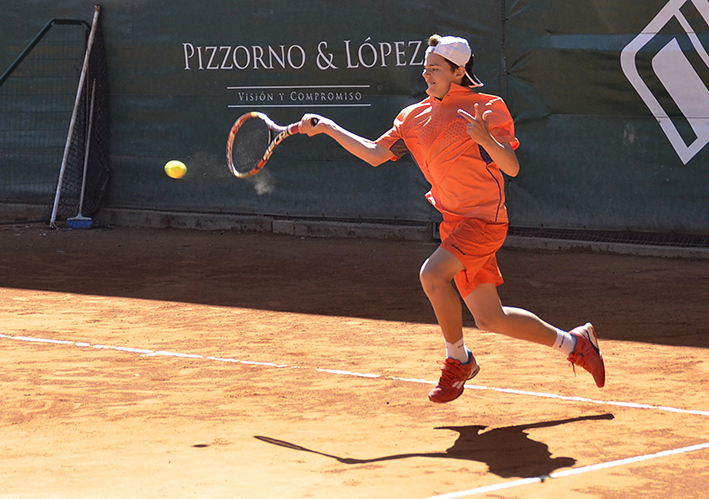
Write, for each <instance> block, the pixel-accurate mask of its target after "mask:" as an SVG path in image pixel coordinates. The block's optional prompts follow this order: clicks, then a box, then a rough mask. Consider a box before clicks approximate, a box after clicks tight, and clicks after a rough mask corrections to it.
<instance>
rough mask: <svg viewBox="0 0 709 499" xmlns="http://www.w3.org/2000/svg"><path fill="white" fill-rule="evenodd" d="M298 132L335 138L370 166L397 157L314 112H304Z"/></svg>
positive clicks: (380, 146)
mask: <svg viewBox="0 0 709 499" xmlns="http://www.w3.org/2000/svg"><path fill="white" fill-rule="evenodd" d="M313 118H315V119H316V120H317V121H316V124H315V125H313V121H312V119H313ZM300 133H305V134H307V135H308V136H310V137H312V136H313V135H318V134H321V133H324V134H325V135H327V136H329V137H332V138H333V139H335V141H337V143H338V144H340V145H341V146H342V147H344V148H345V150H347V151H348V152H349V153H351V154H353V155H355V156H357V157H358V158H360V159H361V160H363V161H366V162H367V163H369V164H370V165H372V166H379V165H381V164H382V163H384V162H385V161H389V160H391V159H395V158H396V157H397V156H396V155H395V154H394V153H392V152H391V151H390V150H389V149H387V148H386V147H384V146H382V145H379V144H377V143H376V142H374V141H372V140H369V139H366V138H364V137H360V136H359V135H357V134H354V133H352V132H350V131H349V130H345V129H344V128H342V127H341V126H340V125H338V124H337V123H335V122H334V121H332V120H331V119H328V118H324V117H322V116H318V115H314V114H306V115H305V116H303V119H302V120H301V122H300Z"/></svg>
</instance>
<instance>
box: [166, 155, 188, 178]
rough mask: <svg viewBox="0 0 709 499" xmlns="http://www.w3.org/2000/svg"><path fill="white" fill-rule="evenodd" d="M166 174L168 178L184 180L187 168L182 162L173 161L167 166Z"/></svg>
mask: <svg viewBox="0 0 709 499" xmlns="http://www.w3.org/2000/svg"><path fill="white" fill-rule="evenodd" d="M165 173H167V176H168V177H172V178H182V177H184V176H185V173H187V167H186V166H185V164H184V163H183V162H182V161H177V160H176V159H173V160H172V161H168V162H167V163H166V164H165Z"/></svg>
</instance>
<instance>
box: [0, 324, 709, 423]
mask: <svg viewBox="0 0 709 499" xmlns="http://www.w3.org/2000/svg"><path fill="white" fill-rule="evenodd" d="M0 339H9V340H15V341H24V342H30V343H48V344H56V345H74V346H77V347H83V348H96V349H106V350H116V351H119V352H128V353H139V354H141V356H143V357H177V358H187V359H204V360H211V361H215V362H229V363H234V364H244V365H252V366H263V367H276V368H290V369H311V368H309V367H303V366H288V365H285V364H274V363H272V362H257V361H253V360H239V359H231V358H222V357H212V356H208V357H205V356H203V355H199V354H186V353H179V352H166V351H162V350H159V351H154V350H145V349H141V348H128V347H117V346H109V345H91V344H90V343H82V342H73V341H63V340H51V339H46V338H32V337H28V336H9V335H6V334H0ZM315 371H317V372H323V373H328V374H336V375H340V376H355V377H359V378H371V379H374V378H381V379H386V380H392V381H403V382H406V383H420V384H426V385H435V384H436V382H435V381H429V380H425V379H416V378H401V377H397V376H382V375H380V374H371V373H356V372H352V371H343V370H339V369H324V368H315ZM465 387H466V388H467V389H469V390H490V391H493V392H498V393H509V394H512V395H522V396H526V397H541V398H550V399H555V400H563V401H564V402H578V403H584V404H594V405H607V406H613V407H626V408H630V409H645V410H652V411H662V412H674V413H678V414H691V415H694V416H706V417H709V411H699V410H692V409H679V408H677V407H668V406H659V405H650V404H638V403H635V402H619V401H608V400H596V399H591V398H586V397H569V396H565V395H558V394H554V393H542V392H528V391H524V390H515V389H512V388H494V387H487V386H481V385H468V384H466V385H465Z"/></svg>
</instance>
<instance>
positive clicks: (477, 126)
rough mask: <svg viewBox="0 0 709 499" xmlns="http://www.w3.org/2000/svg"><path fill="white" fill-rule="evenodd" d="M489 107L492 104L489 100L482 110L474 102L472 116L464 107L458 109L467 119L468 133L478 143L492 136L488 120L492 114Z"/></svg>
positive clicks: (484, 141) (483, 142)
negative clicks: (473, 113)
mask: <svg viewBox="0 0 709 499" xmlns="http://www.w3.org/2000/svg"><path fill="white" fill-rule="evenodd" d="M490 107H492V106H491V104H490V103H489V102H488V103H487V104H485V108H486V109H485V110H482V109H481V108H480V105H479V104H475V115H474V116H473V115H472V114H470V113H469V112H467V111H465V110H464V109H458V114H459V115H460V116H462V117H463V118H464V119H465V120H467V121H468V127H467V132H468V135H470V138H471V139H473V140H474V141H475V142H477V143H478V144H485V143H486V142H487V141H489V140H490V139H491V138H492V136H491V135H490V123H489V122H488V119H489V118H490V115H491V114H492V110H491V109H489V108H490Z"/></svg>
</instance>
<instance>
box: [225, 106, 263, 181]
mask: <svg viewBox="0 0 709 499" xmlns="http://www.w3.org/2000/svg"><path fill="white" fill-rule="evenodd" d="M270 142H271V132H270V130H269V128H268V125H266V123H265V122H264V121H263V120H261V119H259V118H253V119H248V120H246V121H245V122H244V123H243V124H242V125H241V128H239V130H238V131H237V132H236V135H235V136H234V144H233V147H232V161H233V163H234V169H235V170H236V171H237V172H238V173H240V174H246V173H249V172H251V171H252V170H254V169H255V168H256V167H257V166H258V164H259V161H261V158H262V157H263V154H264V152H265V151H266V148H268V145H269V143H270Z"/></svg>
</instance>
